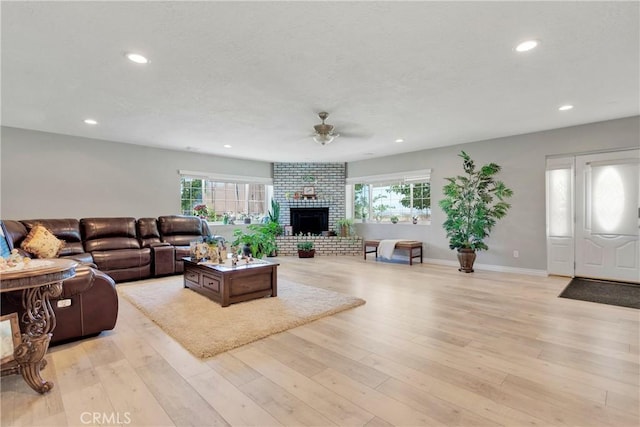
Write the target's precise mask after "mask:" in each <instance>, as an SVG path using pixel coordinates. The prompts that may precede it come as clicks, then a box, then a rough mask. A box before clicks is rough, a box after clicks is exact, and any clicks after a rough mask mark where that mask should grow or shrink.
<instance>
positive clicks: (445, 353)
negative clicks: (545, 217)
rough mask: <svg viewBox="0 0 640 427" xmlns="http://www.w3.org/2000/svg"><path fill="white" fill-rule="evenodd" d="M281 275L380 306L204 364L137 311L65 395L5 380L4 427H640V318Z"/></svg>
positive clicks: (364, 280) (421, 281) (302, 273)
mask: <svg viewBox="0 0 640 427" xmlns="http://www.w3.org/2000/svg"><path fill="white" fill-rule="evenodd" d="M277 261H278V262H280V263H281V266H280V268H279V272H278V273H279V275H280V277H284V278H287V279H289V280H293V281H297V282H300V283H304V284H308V285H312V286H318V287H322V288H326V289H331V290H334V291H337V292H341V293H345V294H350V295H354V296H357V297H360V298H363V299H365V300H366V301H367V303H366V304H365V305H364V306H361V307H357V308H355V309H352V310H348V311H346V312H342V313H339V314H337V315H334V316H330V317H326V318H323V319H320V320H318V321H316V322H313V323H310V324H308V325H305V326H301V327H298V328H295V329H291V330H289V331H286V332H284V333H281V334H277V335H273V336H271V337H269V338H266V339H264V340H261V341H258V342H255V343H252V344H249V345H246V346H244V347H240V348H237V349H235V350H232V351H230V352H227V353H224V354H221V355H218V356H216V357H214V358H210V359H207V360H200V359H197V358H195V357H193V356H192V355H191V354H190V353H188V352H187V351H186V350H184V349H183V348H182V347H181V346H180V345H179V344H177V343H176V342H175V341H174V340H173V339H172V338H171V337H169V336H168V335H166V334H165V333H164V332H162V330H160V329H159V328H158V327H157V326H156V325H155V324H154V323H152V322H151V321H150V320H149V319H148V318H146V317H145V316H144V315H142V314H141V313H140V312H139V311H138V310H137V309H135V308H134V307H133V306H131V305H130V304H129V303H128V302H127V301H126V300H124V299H121V300H120V314H119V318H118V323H117V326H116V328H115V330H113V331H110V332H106V333H103V334H101V335H100V336H98V337H95V338H91V339H85V340H82V341H78V342H75V343H70V344H65V345H62V346H56V347H53V348H51V349H50V351H49V354H48V355H47V360H48V361H49V364H48V366H47V368H46V369H45V370H44V373H43V375H44V377H45V378H47V379H50V380H53V381H54V383H55V387H54V389H53V390H52V392H50V393H49V394H47V395H45V396H40V395H38V394H36V393H35V392H33V391H32V390H31V389H30V388H29V387H28V386H27V385H26V384H25V383H24V382H23V381H22V378H20V377H18V376H11V377H4V378H2V384H1V387H2V392H1V394H0V398H1V399H0V400H1V402H0V410H1V419H0V424H1V425H2V426H64V425H70V426H86V425H132V426H171V425H176V426H225V425H234V426H249V425H253V426H271V425H274V426H276V425H287V426H330V425H338V426H368V427H373V426H390V425H398V426H598V427H601V426H615V427H619V426H638V425H640V415H639V411H638V409H639V406H640V402H639V393H640V388H639V378H640V360H639V354H638V351H639V349H640V344H639V324H640V311H638V310H634V309H630V308H622V307H613V306H607V305H601V304H595V303H590V302H582V301H575V300H569V299H563V298H557V295H558V294H559V293H560V292H561V291H562V289H564V287H565V286H566V284H567V283H568V281H569V279H567V278H560V277H548V278H545V277H533V276H525V275H514V274H504V273H495V272H485V271H476V272H475V273H473V274H464V273H459V272H458V271H457V270H456V269H455V268H453V267H446V266H437V265H430V264H416V265H413V266H408V265H405V264H391V263H382V262H374V261H371V260H369V261H366V262H365V261H363V260H362V259H361V258H360V257H359V256H358V257H316V258H313V259H298V258H294V257H279V258H277ZM118 286H126V284H121V285H118Z"/></svg>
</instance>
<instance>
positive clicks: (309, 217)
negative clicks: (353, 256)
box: [290, 208, 329, 235]
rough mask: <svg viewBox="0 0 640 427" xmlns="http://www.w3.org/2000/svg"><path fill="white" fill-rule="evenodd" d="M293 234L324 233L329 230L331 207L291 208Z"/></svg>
mask: <svg viewBox="0 0 640 427" xmlns="http://www.w3.org/2000/svg"><path fill="white" fill-rule="evenodd" d="M290 211H291V227H292V229H293V230H292V231H293V234H294V235H296V234H298V233H303V234H307V233H311V234H322V232H323V231H328V230H329V208H291V209H290Z"/></svg>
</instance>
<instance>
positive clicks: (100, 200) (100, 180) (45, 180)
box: [0, 127, 271, 219]
mask: <svg viewBox="0 0 640 427" xmlns="http://www.w3.org/2000/svg"><path fill="white" fill-rule="evenodd" d="M1 137H2V140H1V145H0V155H1V157H2V160H1V166H2V170H1V174H0V176H1V181H0V189H1V191H2V193H1V197H0V200H1V201H0V218H3V219H28V218H83V217H92V216H132V217H136V218H141V217H145V216H149V217H157V216H160V215H172V214H179V213H180V180H179V178H178V170H181V169H182V170H189V171H203V172H218V173H224V174H230V175H250V176H258V177H271V163H265V162H256V161H248V160H239V159H231V158H224V157H217V156H211V155H205V154H198V153H187V152H180V151H171V150H163V149H157V148H148V147H141V146H136V145H131V144H122V143H117V142H111V141H99V140H94V139H88V138H79V137H72V136H67V135H58V134H52V133H45V132H37V131H31V130H24V129H17V128H9V127H2V129H1Z"/></svg>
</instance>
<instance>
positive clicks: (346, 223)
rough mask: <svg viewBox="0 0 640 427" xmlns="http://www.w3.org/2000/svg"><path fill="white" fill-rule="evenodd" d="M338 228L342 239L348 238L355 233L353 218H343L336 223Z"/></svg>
mask: <svg viewBox="0 0 640 427" xmlns="http://www.w3.org/2000/svg"><path fill="white" fill-rule="evenodd" d="M336 227H338V235H339V236H340V237H348V236H350V235H351V233H352V232H353V220H352V219H351V218H342V219H339V220H337V221H336Z"/></svg>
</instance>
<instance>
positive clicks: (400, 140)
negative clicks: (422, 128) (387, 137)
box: [396, 138, 404, 144]
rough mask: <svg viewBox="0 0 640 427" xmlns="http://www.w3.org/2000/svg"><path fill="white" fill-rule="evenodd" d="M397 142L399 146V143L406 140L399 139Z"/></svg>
mask: <svg viewBox="0 0 640 427" xmlns="http://www.w3.org/2000/svg"><path fill="white" fill-rule="evenodd" d="M396 142H397V143H398V144H399V143H401V142H404V139H402V138H398V139H396Z"/></svg>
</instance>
